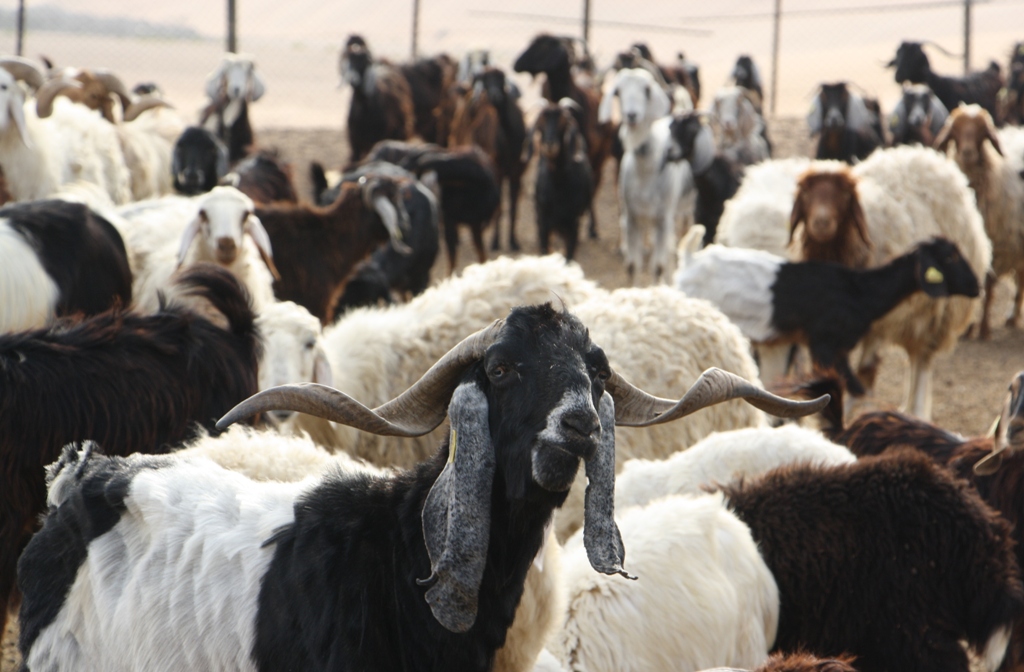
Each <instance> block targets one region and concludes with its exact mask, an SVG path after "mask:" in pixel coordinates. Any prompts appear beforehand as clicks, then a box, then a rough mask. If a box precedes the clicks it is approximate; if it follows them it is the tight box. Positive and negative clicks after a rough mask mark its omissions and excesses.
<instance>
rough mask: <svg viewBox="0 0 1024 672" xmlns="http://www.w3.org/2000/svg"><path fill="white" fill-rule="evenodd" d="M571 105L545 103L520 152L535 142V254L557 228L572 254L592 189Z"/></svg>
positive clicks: (546, 246)
mask: <svg viewBox="0 0 1024 672" xmlns="http://www.w3.org/2000/svg"><path fill="white" fill-rule="evenodd" d="M575 105H576V103H574V102H573V101H572V100H571V99H569V98H563V99H562V100H561V101H559V104H557V105H555V104H553V103H548V104H547V106H545V107H544V109H543V110H541V112H540V114H539V115H538V116H537V120H536V122H535V123H534V126H533V129H532V130H531V131H530V141H529V142H530V144H529V145H527V149H526V151H525V152H524V154H526V155H527V156H528V155H529V153H532V150H533V146H534V144H536V146H537V154H538V157H539V158H538V159H537V183H536V186H535V188H534V202H535V204H536V211H537V241H538V243H539V245H540V253H541V254H547V253H548V251H549V249H550V247H549V246H550V239H551V234H552V233H557V234H558V235H559V236H561V238H562V240H563V241H564V242H565V258H566V260H567V261H572V260H573V257H574V256H575V254H576V244H577V241H578V240H579V228H580V216H581V215H583V213H584V212H586V211H587V208H588V207H589V206H590V202H591V200H592V198H593V194H594V176H593V175H592V174H591V172H590V162H589V161H588V160H587V152H586V144H585V143H584V140H583V136H582V135H581V134H580V129H579V127H578V126H577V125H576V118H575V117H574V116H573V111H572V110H573V107H574V106H575Z"/></svg>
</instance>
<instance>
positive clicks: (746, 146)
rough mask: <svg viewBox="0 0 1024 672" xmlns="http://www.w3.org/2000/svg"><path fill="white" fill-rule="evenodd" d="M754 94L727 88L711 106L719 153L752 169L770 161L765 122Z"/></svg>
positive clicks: (719, 92)
mask: <svg viewBox="0 0 1024 672" xmlns="http://www.w3.org/2000/svg"><path fill="white" fill-rule="evenodd" d="M751 95H756V94H752V92H751V91H750V90H749V89H745V88H743V87H740V86H727V87H724V88H722V89H719V90H718V91H717V92H715V100H714V102H713V103H712V104H711V115H712V119H713V120H714V122H715V123H714V130H715V141H716V144H717V145H718V152H719V153H720V154H721V155H722V156H724V157H725V158H726V159H728V160H729V161H730V162H732V163H738V164H741V165H744V166H749V165H752V164H755V163H760V162H761V161H764V160H765V159H767V158H768V157H769V151H768V143H767V141H766V140H765V139H764V135H763V133H764V128H765V124H764V119H763V118H761V115H760V114H758V112H757V108H756V107H755V106H754V103H753V101H752V100H751Z"/></svg>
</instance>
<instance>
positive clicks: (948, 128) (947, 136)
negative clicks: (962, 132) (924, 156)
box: [932, 119, 953, 153]
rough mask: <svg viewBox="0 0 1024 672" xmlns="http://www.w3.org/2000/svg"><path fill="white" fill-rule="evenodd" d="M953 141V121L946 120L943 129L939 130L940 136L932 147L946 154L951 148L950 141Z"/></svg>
mask: <svg viewBox="0 0 1024 672" xmlns="http://www.w3.org/2000/svg"><path fill="white" fill-rule="evenodd" d="M952 139H953V120H952V119H946V123H944V124H943V125H942V128H941V129H939V134H938V135H937V136H935V141H934V142H933V143H932V146H933V147H935V149H937V150H939V151H940V152H943V153H945V151H946V149H947V148H948V147H949V141H950V140H952Z"/></svg>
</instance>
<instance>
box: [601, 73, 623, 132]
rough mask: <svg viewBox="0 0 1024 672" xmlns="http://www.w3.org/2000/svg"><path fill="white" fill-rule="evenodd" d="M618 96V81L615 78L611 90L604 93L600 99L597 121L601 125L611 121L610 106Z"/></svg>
mask: <svg viewBox="0 0 1024 672" xmlns="http://www.w3.org/2000/svg"><path fill="white" fill-rule="evenodd" d="M618 94H619V79H618V77H616V78H615V82H614V83H612V88H610V89H608V90H607V91H605V93H604V96H603V97H602V98H601V104H600V105H599V106H598V108H597V120H598V122H600V123H602V124H606V123H608V122H609V121H611V120H612V104H613V103H614V102H615V96H617V95H618Z"/></svg>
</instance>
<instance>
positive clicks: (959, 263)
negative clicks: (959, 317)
mask: <svg viewBox="0 0 1024 672" xmlns="http://www.w3.org/2000/svg"><path fill="white" fill-rule="evenodd" d="M918 275H919V282H920V284H921V289H922V290H923V291H924V292H925V293H926V294H928V295H930V296H936V297H937V296H950V295H959V296H968V297H972V298H973V297H976V296H978V294H979V293H980V288H979V286H978V278H977V276H976V275H974V271H973V270H971V266H970V264H968V263H967V260H966V259H964V258H963V255H961V254H960V250H959V249H958V248H957V246H956V245H955V244H953V243H952V242H950V241H948V240H946V239H945V238H935V239H933V240H931V241H929V242H927V243H922V244H921V245H920V246H919V247H918Z"/></svg>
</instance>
